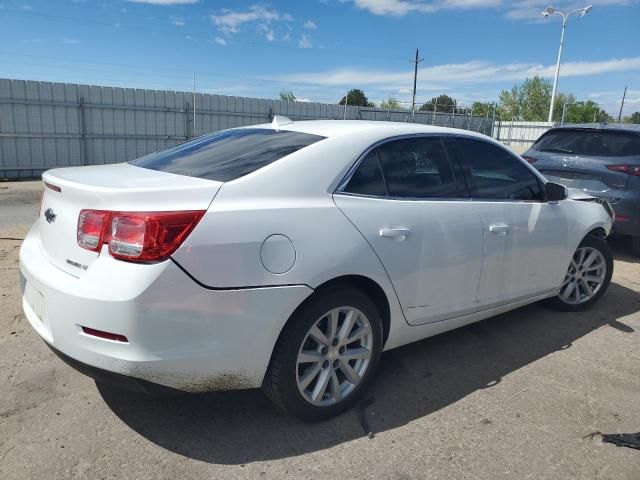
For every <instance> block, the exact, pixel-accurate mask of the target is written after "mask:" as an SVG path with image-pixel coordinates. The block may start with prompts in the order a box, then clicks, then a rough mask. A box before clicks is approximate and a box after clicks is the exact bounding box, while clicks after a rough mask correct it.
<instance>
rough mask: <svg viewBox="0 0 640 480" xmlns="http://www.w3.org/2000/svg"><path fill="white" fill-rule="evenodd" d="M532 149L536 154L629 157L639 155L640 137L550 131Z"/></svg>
mask: <svg viewBox="0 0 640 480" xmlns="http://www.w3.org/2000/svg"><path fill="white" fill-rule="evenodd" d="M532 148H533V149H534V150H537V151H538V152H553V153H569V154H574V155H585V156H591V157H629V156H634V155H640V135H636V134H633V133H625V132H612V131H601V130H552V131H550V132H548V133H546V134H545V135H543V136H542V137H541V138H540V139H539V140H538V141H537V142H536V143H535V144H534V145H533V147H532Z"/></svg>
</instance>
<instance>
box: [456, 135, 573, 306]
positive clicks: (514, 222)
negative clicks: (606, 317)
mask: <svg viewBox="0 0 640 480" xmlns="http://www.w3.org/2000/svg"><path fill="white" fill-rule="evenodd" d="M448 142H449V144H450V145H451V149H452V151H454V152H455V153H456V157H457V159H458V161H459V162H460V164H461V167H462V170H463V171H464V172H465V178H466V179H467V182H468V185H469V193H470V195H471V198H472V202H473V205H474V207H475V209H476V210H477V211H478V213H479V215H480V217H481V219H482V224H483V235H484V262H483V266H482V276H481V278H480V286H479V288H478V298H477V299H478V302H479V303H480V304H481V305H484V306H489V305H493V304H499V303H505V302H510V301H515V300H518V299H521V298H525V297H527V296H531V295H535V294H539V293H543V292H547V291H550V290H553V289H554V288H557V287H559V286H560V283H561V282H562V278H563V276H564V273H565V272H566V269H567V266H568V263H569V261H570V259H571V252H570V248H571V247H570V243H569V226H568V224H567V220H566V218H565V216H564V214H563V211H562V209H561V205H559V204H558V203H557V202H556V203H547V202H545V200H544V185H543V183H542V181H541V180H540V179H539V178H538V177H537V176H536V175H535V173H534V172H533V171H531V169H530V167H529V166H527V165H526V164H525V163H524V161H523V160H522V159H520V158H519V157H517V156H515V155H514V154H512V153H511V152H510V151H508V150H507V149H505V148H504V147H501V146H499V145H495V144H493V143H490V142H488V141H484V140H480V139H474V138H470V137H457V138H451V139H449V140H448Z"/></svg>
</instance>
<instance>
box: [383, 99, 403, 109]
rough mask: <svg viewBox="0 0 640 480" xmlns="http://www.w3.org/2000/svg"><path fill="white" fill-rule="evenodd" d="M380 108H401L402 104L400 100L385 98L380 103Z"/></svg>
mask: <svg viewBox="0 0 640 480" xmlns="http://www.w3.org/2000/svg"><path fill="white" fill-rule="evenodd" d="M380 108H381V109H382V110H401V109H402V106H401V105H400V102H399V101H398V100H396V99H395V98H391V97H389V98H388V99H387V100H383V101H382V103H380Z"/></svg>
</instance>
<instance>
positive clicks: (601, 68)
mask: <svg viewBox="0 0 640 480" xmlns="http://www.w3.org/2000/svg"><path fill="white" fill-rule="evenodd" d="M301 40H302V39H301ZM300 47H301V48H304V47H302V46H301V45H300ZM307 48H308V47H307ZM554 69H555V66H554V65H541V64H535V63H511V64H496V63H491V62H483V61H478V60H473V61H470V62H466V63H458V64H445V65H436V66H433V67H427V68H421V69H419V70H418V80H419V82H421V83H422V84H423V85H424V86H425V88H428V84H430V83H431V84H438V85H442V84H443V82H446V83H447V85H449V86H451V85H455V84H467V85H473V84H477V83H481V82H485V83H495V82H497V81H518V80H523V79H525V78H527V77H532V76H535V75H540V76H543V77H551V76H552V75H553V73H554ZM636 70H640V57H632V58H621V59H611V60H604V61H596V62H566V63H564V64H563V65H562V69H561V76H562V77H577V76H589V75H598V74H605V73H615V72H625V71H636ZM410 73H411V72H409V71H400V72H398V71H385V70H359V69H353V68H346V69H338V70H330V71H324V72H308V73H294V74H289V75H281V76H277V77H273V78H274V79H276V80H280V81H285V82H294V83H303V84H305V83H306V84H312V85H322V86H349V85H372V86H384V87H385V88H402V87H403V86H404V85H406V84H407V82H408V81H409V77H410Z"/></svg>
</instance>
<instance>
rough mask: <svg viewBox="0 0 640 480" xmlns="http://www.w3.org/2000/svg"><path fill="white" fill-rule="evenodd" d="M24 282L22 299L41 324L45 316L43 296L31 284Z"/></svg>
mask: <svg viewBox="0 0 640 480" xmlns="http://www.w3.org/2000/svg"><path fill="white" fill-rule="evenodd" d="M25 282H26V283H25V286H24V299H25V301H26V302H27V304H28V305H29V307H31V310H32V311H33V313H34V314H35V315H36V317H38V320H40V322H43V320H44V314H45V300H44V295H43V294H42V293H41V292H40V291H38V290H37V289H36V288H35V287H34V286H33V284H32V283H31V282H29V281H25Z"/></svg>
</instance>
